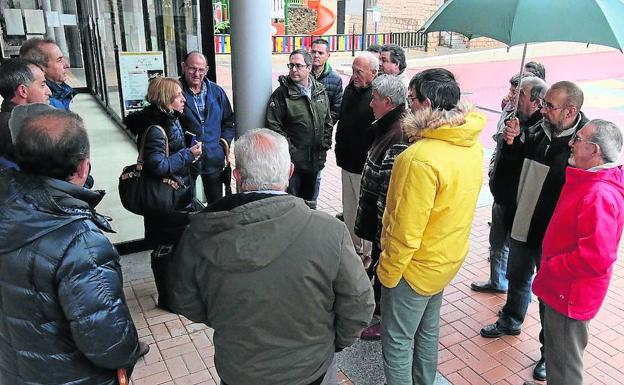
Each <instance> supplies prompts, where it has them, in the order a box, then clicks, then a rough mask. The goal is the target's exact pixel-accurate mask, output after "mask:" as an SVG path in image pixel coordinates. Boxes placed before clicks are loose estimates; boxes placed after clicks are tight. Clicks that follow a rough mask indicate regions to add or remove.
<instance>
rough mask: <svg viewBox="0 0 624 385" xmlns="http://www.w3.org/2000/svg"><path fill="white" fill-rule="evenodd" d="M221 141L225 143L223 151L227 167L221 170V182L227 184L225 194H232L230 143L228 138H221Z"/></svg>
mask: <svg viewBox="0 0 624 385" xmlns="http://www.w3.org/2000/svg"><path fill="white" fill-rule="evenodd" d="M219 141H220V142H221V143H222V144H223V152H224V153H225V167H223V170H221V183H223V185H224V186H225V195H232V165H231V164H230V145H229V144H228V142H227V140H225V139H223V138H221V139H219Z"/></svg>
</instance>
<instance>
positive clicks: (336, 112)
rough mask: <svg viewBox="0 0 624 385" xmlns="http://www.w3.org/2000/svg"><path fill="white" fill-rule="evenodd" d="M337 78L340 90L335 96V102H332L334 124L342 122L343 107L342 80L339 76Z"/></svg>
mask: <svg viewBox="0 0 624 385" xmlns="http://www.w3.org/2000/svg"><path fill="white" fill-rule="evenodd" d="M336 77H337V79H336V80H337V82H336V83H337V85H336V87H338V89H337V90H336V93H335V94H334V100H331V118H332V121H333V122H334V124H336V123H338V120H340V106H341V105H342V96H343V91H342V78H341V77H340V75H338V74H336Z"/></svg>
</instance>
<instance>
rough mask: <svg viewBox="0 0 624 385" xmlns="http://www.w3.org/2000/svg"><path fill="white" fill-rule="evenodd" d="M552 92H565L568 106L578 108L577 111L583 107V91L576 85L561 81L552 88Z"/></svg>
mask: <svg viewBox="0 0 624 385" xmlns="http://www.w3.org/2000/svg"><path fill="white" fill-rule="evenodd" d="M550 89H551V90H563V92H565V93H566V95H567V100H566V104H567V105H568V106H572V107H576V109H577V110H580V109H581V107H583V90H581V89H580V88H579V86H577V85H576V84H574V83H572V82H569V81H566V80H564V81H560V82H557V83H555V84H553V85H552V86H550Z"/></svg>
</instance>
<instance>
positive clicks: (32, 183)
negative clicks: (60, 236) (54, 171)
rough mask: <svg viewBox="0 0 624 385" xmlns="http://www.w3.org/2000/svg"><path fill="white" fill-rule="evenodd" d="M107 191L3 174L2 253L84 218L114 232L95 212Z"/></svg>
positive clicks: (0, 175)
mask: <svg viewBox="0 0 624 385" xmlns="http://www.w3.org/2000/svg"><path fill="white" fill-rule="evenodd" d="M103 197H104V191H100V190H88V189H85V188H83V187H79V186H75V185H73V184H71V183H69V182H65V181H62V180H58V179H52V178H47V177H41V176H35V175H29V174H24V173H20V172H17V171H14V170H4V171H2V172H0V253H7V252H11V251H13V250H16V249H19V248H21V247H23V246H24V245H26V244H28V243H30V242H32V241H33V240H35V239H38V238H41V237H42V236H44V235H46V234H48V233H50V232H52V231H54V230H56V229H58V228H60V227H63V226H65V225H67V224H68V223H71V222H73V221H77V220H81V219H90V220H92V221H93V222H94V223H95V224H96V225H97V226H98V227H99V228H100V229H102V230H103V231H106V232H113V230H112V229H111V227H110V224H109V223H108V221H107V220H106V218H105V217H103V216H102V215H100V214H98V213H96V212H95V206H96V205H97V204H98V203H99V202H100V201H101V200H102V198H103Z"/></svg>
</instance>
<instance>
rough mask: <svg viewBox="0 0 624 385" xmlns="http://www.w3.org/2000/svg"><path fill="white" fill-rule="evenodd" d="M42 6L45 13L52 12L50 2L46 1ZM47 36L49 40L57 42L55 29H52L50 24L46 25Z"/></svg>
mask: <svg viewBox="0 0 624 385" xmlns="http://www.w3.org/2000/svg"><path fill="white" fill-rule="evenodd" d="M41 5H42V7H43V11H44V12H50V11H51V10H52V7H51V5H50V0H44V1H43V3H42V4H41ZM45 36H46V37H47V38H50V39H53V40H56V34H55V33H54V27H50V26H49V25H48V23H46V34H45Z"/></svg>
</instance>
